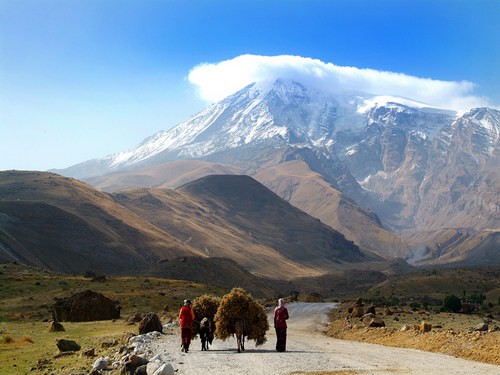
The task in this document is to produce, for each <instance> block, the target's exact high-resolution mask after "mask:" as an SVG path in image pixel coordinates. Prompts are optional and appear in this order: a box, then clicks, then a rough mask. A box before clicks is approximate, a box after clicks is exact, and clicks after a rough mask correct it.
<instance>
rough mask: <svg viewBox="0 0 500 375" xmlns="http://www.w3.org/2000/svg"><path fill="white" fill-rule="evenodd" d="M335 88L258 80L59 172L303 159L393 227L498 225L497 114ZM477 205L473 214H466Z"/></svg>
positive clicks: (246, 165) (249, 167)
mask: <svg viewBox="0 0 500 375" xmlns="http://www.w3.org/2000/svg"><path fill="white" fill-rule="evenodd" d="M331 92H334V90H331ZM331 92H328V93H327V92H320V91H317V90H315V89H312V88H309V87H306V86H304V85H302V84H301V83H299V82H295V81H292V80H276V81H274V82H258V83H254V84H251V85H249V86H247V87H245V88H243V89H242V90H240V91H238V92H236V93H234V94H233V95H231V96H229V97H227V98H225V99H224V100H222V101H220V102H217V103H215V104H213V105H211V106H209V107H208V108H206V109H205V110H203V111H202V112H200V113H198V114H196V115H194V116H192V117H191V118H189V119H188V120H186V121H185V122H183V123H181V124H179V125H178V126H176V127H175V128H173V129H171V130H168V131H161V132H159V133H157V134H155V135H153V136H151V137H150V138H148V139H146V140H144V141H143V142H142V143H141V144H140V145H138V146H137V147H135V148H132V149H130V150H128V151H125V152H121V153H117V154H113V155H109V156H107V157H105V158H102V159H94V160H91V161H88V162H84V163H81V164H78V165H76V166H73V167H70V168H68V169H66V170H63V171H58V172H60V173H62V174H65V175H69V176H73V177H77V178H88V177H91V176H97V175H104V174H107V173H110V172H117V171H123V170H132V169H135V168H139V167H144V166H150V165H154V164H157V163H162V162H165V161H169V160H179V159H202V160H207V161H216V162H223V163H226V164H232V165H236V166H238V167H239V168H241V169H242V170H243V171H245V172H246V173H248V174H252V173H255V172H256V171H258V170H259V169H260V168H262V167H263V166H267V167H269V166H270V165H275V164H279V163H281V162H285V161H288V160H292V159H301V160H304V161H305V162H306V163H307V164H308V165H309V167H310V168H311V169H312V170H313V171H315V172H317V173H319V174H320V175H322V176H323V178H324V179H325V180H326V181H328V182H329V183H331V184H332V186H334V187H335V188H337V189H339V190H341V191H342V192H343V193H344V194H346V195H347V196H348V197H350V198H351V199H354V200H355V201H357V202H358V203H359V204H361V205H362V206H365V207H369V208H371V209H373V210H374V211H375V212H376V213H377V214H378V215H379V216H380V217H381V219H382V221H383V222H384V223H385V224H386V225H389V226H391V227H393V228H400V229H404V228H416V227H417V228H427V227H429V226H434V225H439V226H442V227H443V226H446V225H447V223H449V220H448V218H447V215H449V214H452V213H453V214H454V217H455V219H454V223H455V224H456V225H465V224H467V226H469V227H474V228H484V227H485V226H486V227H490V226H493V227H498V225H499V224H498V218H496V219H492V217H493V218H494V217H498V210H499V204H498V198H497V195H498V194H496V195H495V194H493V193H494V192H495V189H496V192H498V174H497V172H496V171H497V170H498V166H499V165H498V156H499V155H498V138H499V134H500V130H499V129H500V112H499V111H497V110H494V109H490V108H478V109H473V110H471V111H469V112H467V113H462V114H459V113H456V112H454V111H450V110H446V109H439V108H432V107H431V106H427V105H425V104H424V103H418V102H414V101H411V100H408V99H405V98H398V97H390V96H373V95H365V94H363V93H343V94H338V93H337V94H332V93H331ZM478 189H479V190H478ZM450 192H451V193H450ZM483 192H485V194H486V196H485V197H483V196H482V194H483ZM486 192H487V193H486ZM471 195H472V196H471ZM457 202H462V203H461V206H460V207H458V208H457V206H456V204H457ZM465 202H469V203H465ZM470 202H477V203H475V204H473V203H470ZM479 202H482V203H479ZM471 204H473V205H474V207H475V211H474V212H475V214H476V216H475V217H473V218H470V217H469V216H470V215H469V214H468V213H467V212H465V211H464V207H466V206H468V205H469V206H470V205H471ZM450 207H454V208H450ZM460 209H462V211H461V212H462V214H461V215H457V214H456V212H458V211H460ZM495 212H496V215H495ZM458 218H459V219H458ZM467 220H469V222H467ZM466 222H467V223H466Z"/></svg>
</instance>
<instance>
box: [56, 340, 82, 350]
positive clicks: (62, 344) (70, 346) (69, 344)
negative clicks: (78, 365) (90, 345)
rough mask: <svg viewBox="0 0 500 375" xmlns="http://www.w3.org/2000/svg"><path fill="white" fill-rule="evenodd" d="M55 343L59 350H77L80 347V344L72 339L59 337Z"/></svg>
mask: <svg viewBox="0 0 500 375" xmlns="http://www.w3.org/2000/svg"><path fill="white" fill-rule="evenodd" d="M56 345H57V348H58V349H59V350H60V351H61V352H77V351H79V350H80V349H81V347H80V345H78V344H77V343H76V342H75V341H73V340H65V339H60V340H57V344H56Z"/></svg>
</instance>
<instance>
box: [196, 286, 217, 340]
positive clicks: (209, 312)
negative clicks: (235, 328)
mask: <svg viewBox="0 0 500 375" xmlns="http://www.w3.org/2000/svg"><path fill="white" fill-rule="evenodd" d="M219 304H220V298H219V297H214V296H209V295H208V294H204V295H202V296H200V297H196V298H195V299H194V300H193V311H194V318H195V319H196V320H197V321H198V322H200V321H201V320H202V319H203V318H207V319H208V320H210V321H215V314H216V313H217V309H218V307H219ZM198 332H199V324H193V333H192V336H193V337H196V336H197V335H198Z"/></svg>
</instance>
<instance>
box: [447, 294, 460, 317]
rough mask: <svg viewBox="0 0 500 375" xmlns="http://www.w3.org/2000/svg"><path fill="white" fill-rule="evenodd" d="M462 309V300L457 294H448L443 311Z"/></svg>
mask: <svg viewBox="0 0 500 375" xmlns="http://www.w3.org/2000/svg"><path fill="white" fill-rule="evenodd" d="M461 309H462V301H461V300H460V298H458V297H457V296H455V295H453V294H452V295H450V296H446V297H445V299H444V303H443V311H449V312H455V313H457V312H459V311H460V310H461Z"/></svg>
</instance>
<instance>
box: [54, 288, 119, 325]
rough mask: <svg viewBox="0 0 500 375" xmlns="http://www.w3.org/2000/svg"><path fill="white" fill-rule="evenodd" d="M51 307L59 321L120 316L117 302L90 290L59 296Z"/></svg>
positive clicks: (87, 320)
mask: <svg viewBox="0 0 500 375" xmlns="http://www.w3.org/2000/svg"><path fill="white" fill-rule="evenodd" d="M51 309H52V312H53V313H54V314H55V316H56V317H57V320H58V321H61V322H64V321H67V322H89V321H94V320H110V319H116V318H119V317H120V306H119V304H118V302H116V301H112V300H111V299H109V298H107V297H105V296H103V295H102V294H99V293H96V292H93V291H91V290H86V291H84V292H80V293H76V294H73V295H72V296H70V297H67V298H60V299H58V300H57V301H56V302H55V303H54V304H53V305H52V306H51Z"/></svg>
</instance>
